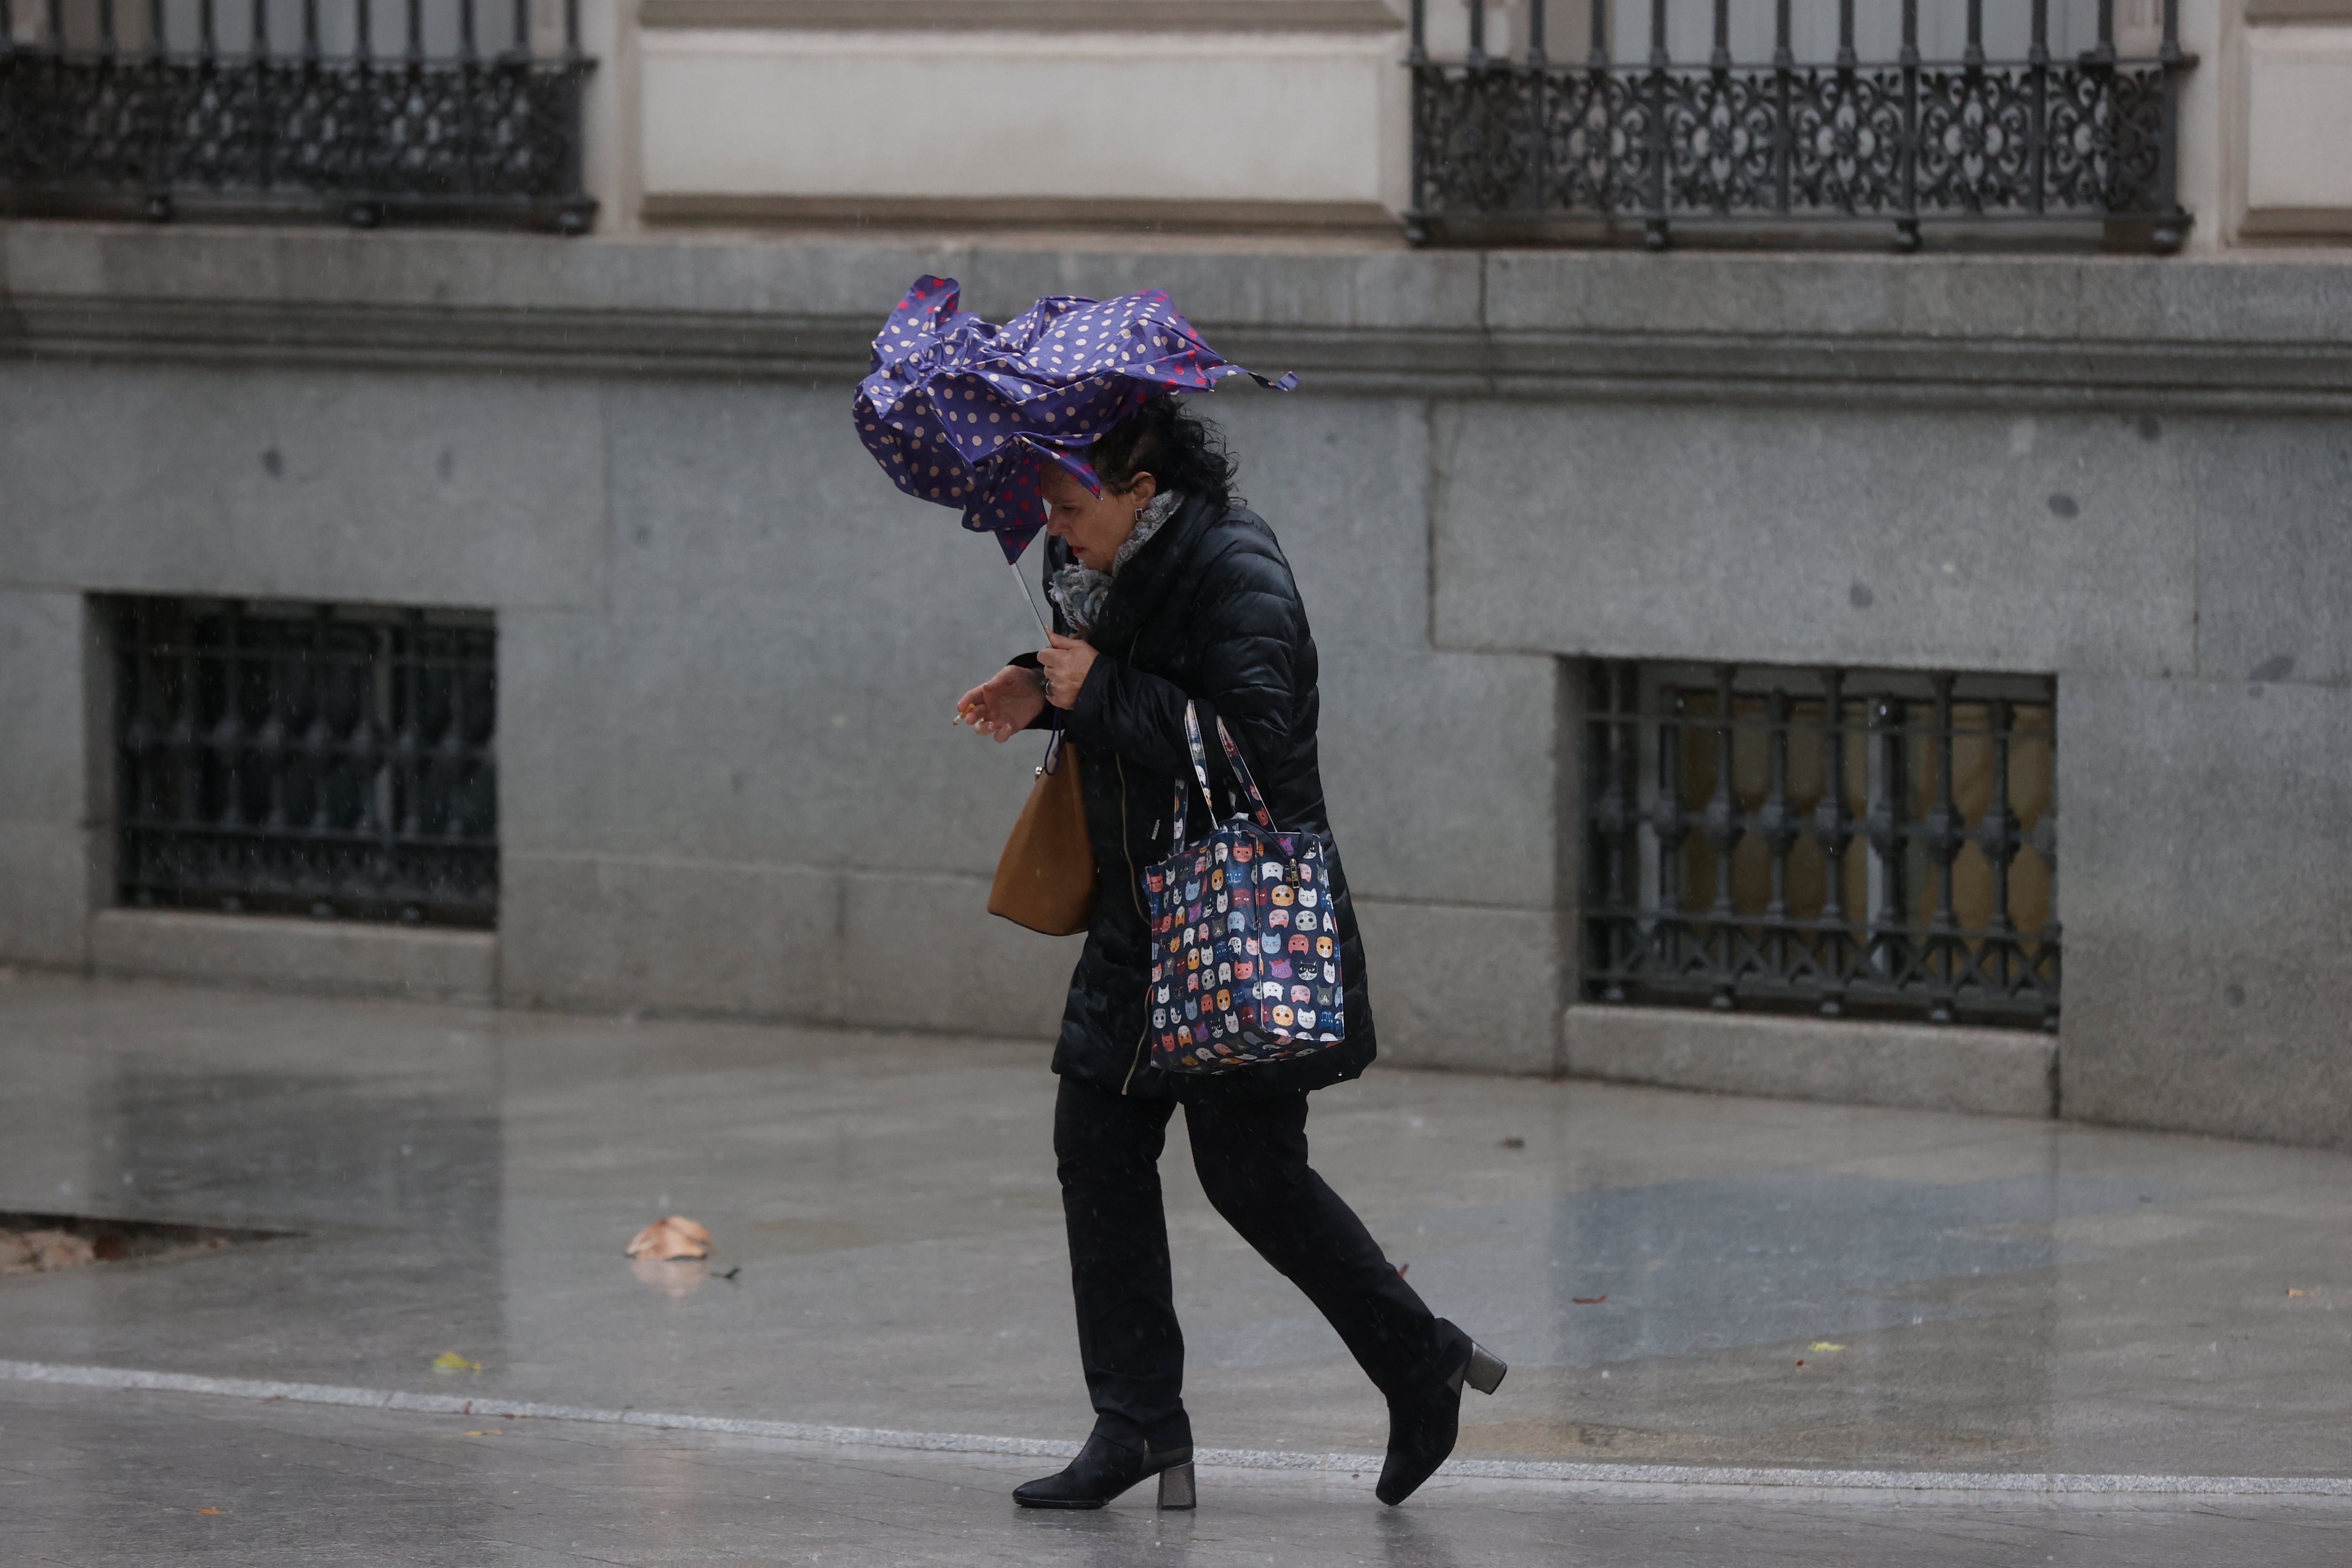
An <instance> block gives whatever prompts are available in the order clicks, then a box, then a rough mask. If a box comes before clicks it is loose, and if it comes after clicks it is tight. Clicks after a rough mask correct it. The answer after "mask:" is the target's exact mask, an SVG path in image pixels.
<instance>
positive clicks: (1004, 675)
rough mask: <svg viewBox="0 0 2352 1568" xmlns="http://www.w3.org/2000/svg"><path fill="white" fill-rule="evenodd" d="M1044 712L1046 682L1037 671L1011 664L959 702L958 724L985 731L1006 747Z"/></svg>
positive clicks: (957, 707)
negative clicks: (1007, 743)
mask: <svg viewBox="0 0 2352 1568" xmlns="http://www.w3.org/2000/svg"><path fill="white" fill-rule="evenodd" d="M1044 711H1045V681H1044V680H1043V679H1041V678H1040V677H1039V676H1038V674H1037V672H1036V671H1035V670H1034V669H1024V668H1022V667H1021V666H1019V665H1017V664H1008V665H1006V666H1005V667H1004V668H1003V669H1000V670H998V671H997V672H996V673H995V674H994V675H992V676H990V677H989V678H988V679H986V680H984V681H982V683H981V684H979V685H978V686H975V687H973V688H972V689H971V690H970V691H967V692H965V693H964V694H963V695H962V696H961V697H960V698H958V699H957V700H956V722H957V723H959V724H969V725H970V726H971V727H972V728H973V729H975V730H983V731H987V732H988V733H990V734H992V735H993V736H995V737H996V742H997V744H999V745H1003V743H1004V742H1007V741H1009V740H1011V739H1012V738H1013V736H1015V735H1017V734H1019V733H1020V732H1021V731H1024V730H1025V729H1027V728H1028V727H1029V721H1031V720H1033V719H1034V718H1036V717H1037V715H1038V714H1040V713H1043V712H1044Z"/></svg>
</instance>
